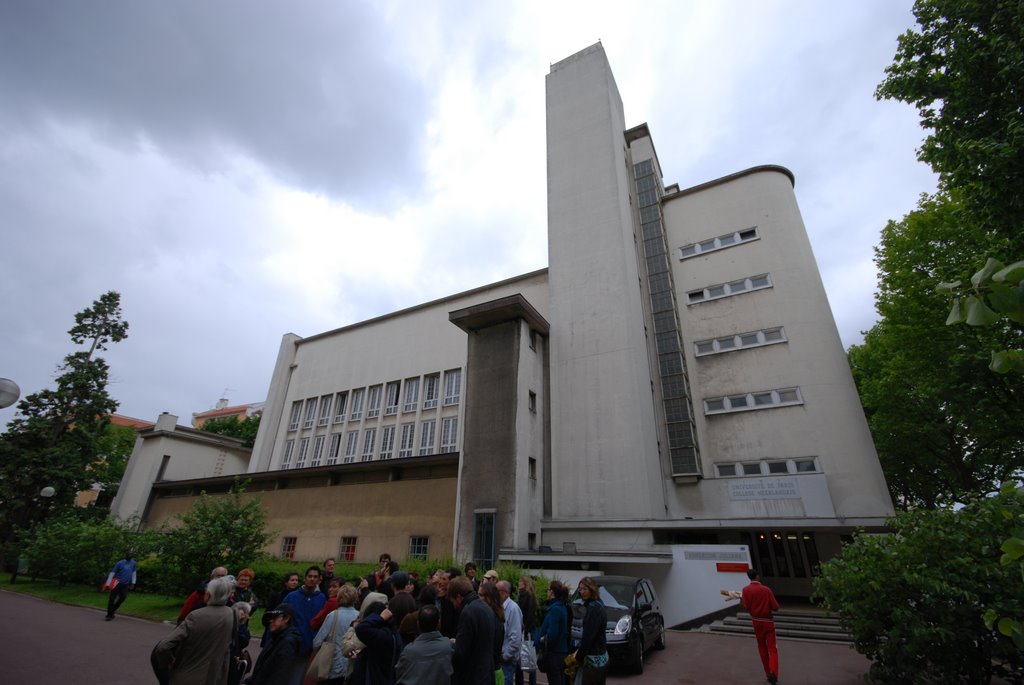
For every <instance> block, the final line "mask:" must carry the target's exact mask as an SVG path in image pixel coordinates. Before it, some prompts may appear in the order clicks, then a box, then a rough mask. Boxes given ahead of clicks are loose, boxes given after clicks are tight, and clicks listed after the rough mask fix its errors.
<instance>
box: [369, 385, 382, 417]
mask: <svg viewBox="0 0 1024 685" xmlns="http://www.w3.org/2000/svg"><path fill="white" fill-rule="evenodd" d="M380 390H381V388H380V386H379V385H375V386H373V387H372V388H370V398H369V400H367V402H366V418H368V419H373V418H376V417H378V416H380Z"/></svg>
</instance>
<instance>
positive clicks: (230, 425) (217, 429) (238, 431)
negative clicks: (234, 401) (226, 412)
mask: <svg viewBox="0 0 1024 685" xmlns="http://www.w3.org/2000/svg"><path fill="white" fill-rule="evenodd" d="M199 430H204V431H206V432H207V433H217V434H218V435H227V436H230V437H232V438H240V439H242V440H244V441H245V443H244V444H245V446H246V447H252V446H253V444H254V443H255V442H256V434H257V433H258V432H259V430H260V417H259V415H258V414H257V415H256V416H246V417H245V418H244V419H243V420H241V421H239V420H238V419H236V418H234V417H232V416H229V417H227V418H223V419H209V420H207V421H205V422H204V423H203V425H202V426H201V427H200V429H199Z"/></svg>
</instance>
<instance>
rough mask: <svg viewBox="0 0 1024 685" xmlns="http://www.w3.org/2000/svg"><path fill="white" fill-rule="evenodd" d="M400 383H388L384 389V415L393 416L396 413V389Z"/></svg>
mask: <svg viewBox="0 0 1024 685" xmlns="http://www.w3.org/2000/svg"><path fill="white" fill-rule="evenodd" d="M401 385H402V384H401V383H400V382H399V381H394V382H392V383H388V387H387V389H386V390H385V391H384V416H394V415H395V414H397V413H398V389H399V387H400V386H401Z"/></svg>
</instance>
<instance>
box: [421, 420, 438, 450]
mask: <svg viewBox="0 0 1024 685" xmlns="http://www.w3.org/2000/svg"><path fill="white" fill-rule="evenodd" d="M436 428H437V421H433V420H431V421H424V422H423V426H422V428H421V430H420V456H423V455H425V454H433V453H434V433H435V429H436Z"/></svg>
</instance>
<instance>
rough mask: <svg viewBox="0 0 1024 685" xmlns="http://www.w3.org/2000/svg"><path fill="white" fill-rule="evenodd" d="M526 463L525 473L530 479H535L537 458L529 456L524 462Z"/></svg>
mask: <svg viewBox="0 0 1024 685" xmlns="http://www.w3.org/2000/svg"><path fill="white" fill-rule="evenodd" d="M526 465H527V473H528V474H529V476H530V480H537V460H536V459H534V458H533V457H530V458H529V460H528V461H527V462H526Z"/></svg>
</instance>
